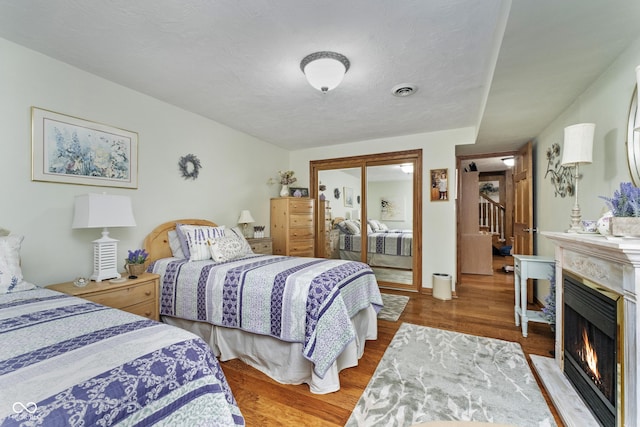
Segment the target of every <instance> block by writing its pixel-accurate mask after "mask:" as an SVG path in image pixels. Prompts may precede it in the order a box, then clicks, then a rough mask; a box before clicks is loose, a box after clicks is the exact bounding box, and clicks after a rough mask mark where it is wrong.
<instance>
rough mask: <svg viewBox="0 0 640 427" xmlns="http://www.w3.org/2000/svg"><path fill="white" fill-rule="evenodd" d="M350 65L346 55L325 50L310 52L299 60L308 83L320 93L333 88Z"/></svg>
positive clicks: (340, 80)
mask: <svg viewBox="0 0 640 427" xmlns="http://www.w3.org/2000/svg"><path fill="white" fill-rule="evenodd" d="M350 65H351V64H350V62H349V60H348V59H347V57H346V56H344V55H341V54H339V53H336V52H327V51H322V52H316V53H312V54H310V55H307V56H305V57H304V58H303V59H302V61H300V69H301V70H302V72H303V73H304V75H305V76H306V77H307V81H308V82H309V84H310V85H311V86H313V87H314V88H316V89H318V90H319V91H320V92H322V93H327V92H328V91H330V90H332V89H335V88H336V87H337V86H338V85H339V84H340V83H341V82H342V79H343V78H344V75H345V74H346V72H347V71H349V66H350Z"/></svg>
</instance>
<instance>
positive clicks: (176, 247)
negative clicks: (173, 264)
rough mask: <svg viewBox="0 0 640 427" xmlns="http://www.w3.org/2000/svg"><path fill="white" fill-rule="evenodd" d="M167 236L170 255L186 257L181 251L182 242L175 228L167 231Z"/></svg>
mask: <svg viewBox="0 0 640 427" xmlns="http://www.w3.org/2000/svg"><path fill="white" fill-rule="evenodd" d="M167 236H168V237H169V247H170V248H171V255H173V256H174V257H176V258H186V256H184V252H183V251H182V244H181V243H180V239H179V238H178V232H177V231H176V230H171V231H169V232H168V233H167Z"/></svg>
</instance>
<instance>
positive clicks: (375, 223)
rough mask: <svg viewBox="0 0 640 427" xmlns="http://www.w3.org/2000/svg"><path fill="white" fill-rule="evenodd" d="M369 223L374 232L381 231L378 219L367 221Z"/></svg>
mask: <svg viewBox="0 0 640 427" xmlns="http://www.w3.org/2000/svg"><path fill="white" fill-rule="evenodd" d="M367 222H368V223H369V225H370V226H371V230H372V231H374V232H375V231H378V230H380V222H379V221H378V220H376V219H370V220H369V221H367Z"/></svg>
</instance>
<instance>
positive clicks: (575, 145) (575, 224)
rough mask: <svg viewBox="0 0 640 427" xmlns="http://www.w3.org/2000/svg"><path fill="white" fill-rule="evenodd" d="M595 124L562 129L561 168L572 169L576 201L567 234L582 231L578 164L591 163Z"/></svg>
mask: <svg viewBox="0 0 640 427" xmlns="http://www.w3.org/2000/svg"><path fill="white" fill-rule="evenodd" d="M595 128H596V125H595V123H580V124H577V125H573V126H567V127H566V128H564V148H563V150H562V166H565V167H573V168H575V171H574V175H573V176H574V178H575V191H574V193H575V195H576V201H575V204H574V205H573V209H571V227H570V228H569V230H567V232H568V233H579V232H581V231H582V224H581V223H580V220H581V218H582V213H581V212H580V205H579V204H578V181H579V180H580V171H579V167H580V163H591V161H592V155H593V135H594V133H595Z"/></svg>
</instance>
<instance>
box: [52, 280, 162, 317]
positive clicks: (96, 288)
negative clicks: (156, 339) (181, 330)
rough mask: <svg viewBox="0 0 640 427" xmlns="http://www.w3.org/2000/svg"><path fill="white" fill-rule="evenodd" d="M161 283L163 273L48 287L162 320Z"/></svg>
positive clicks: (67, 283) (66, 283)
mask: <svg viewBox="0 0 640 427" xmlns="http://www.w3.org/2000/svg"><path fill="white" fill-rule="evenodd" d="M159 286H160V276H159V275H157V274H152V273H143V274H141V275H140V276H138V278H136V279H127V280H125V281H124V282H121V283H111V282H109V281H104V282H91V283H89V284H88V285H86V286H84V287H78V286H75V285H74V284H73V281H71V282H65V283H58V284H54V285H49V286H47V288H48V289H52V290H54V291H58V292H62V293H65V294H68V295H73V296H76V297H79V298H84V299H87V300H89V301H93V302H95V303H98V304H102V305H106V306H109V307H113V308H118V309H120V310H124V311H127V312H129V313H133V314H137V315H139V316H144V317H146V318H149V319H151V320H159V319H160V317H159V312H158V310H159V307H160V298H159Z"/></svg>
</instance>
